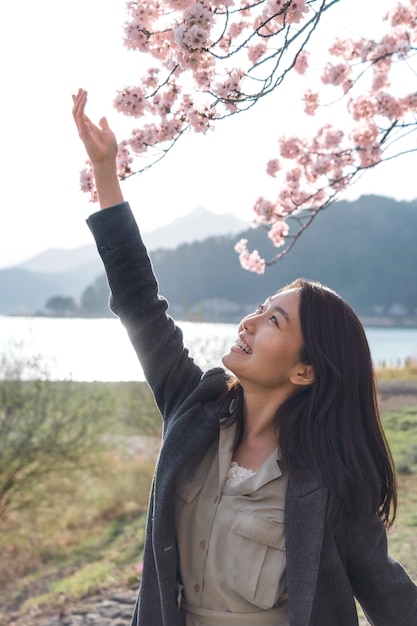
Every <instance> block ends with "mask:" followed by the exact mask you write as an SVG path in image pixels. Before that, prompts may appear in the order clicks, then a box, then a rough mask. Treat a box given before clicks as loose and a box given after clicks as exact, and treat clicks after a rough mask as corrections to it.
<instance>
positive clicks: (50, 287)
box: [0, 207, 247, 314]
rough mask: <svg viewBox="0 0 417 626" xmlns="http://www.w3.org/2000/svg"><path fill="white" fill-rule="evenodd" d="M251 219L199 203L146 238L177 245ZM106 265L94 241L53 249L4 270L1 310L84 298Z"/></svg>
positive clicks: (152, 244)
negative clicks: (62, 298)
mask: <svg viewBox="0 0 417 626" xmlns="http://www.w3.org/2000/svg"><path fill="white" fill-rule="evenodd" d="M245 228H247V223H246V222H244V221H243V220H240V219H239V218H238V217H236V216H234V215H232V214H230V213H224V214H219V215H217V214H214V213H211V212H210V211H208V210H207V209H204V208H201V207H200V208H197V209H194V210H193V211H191V212H190V213H189V214H188V215H185V216H184V217H180V218H178V219H175V220H173V221H172V222H170V223H168V224H166V225H164V226H161V227H160V228H157V229H155V230H153V231H151V232H148V233H144V234H143V239H144V241H145V244H146V245H147V247H148V249H149V250H157V249H159V248H165V249H174V248H176V247H177V246H178V245H181V244H183V243H185V242H196V241H200V240H202V239H205V238H206V237H210V236H217V235H227V234H232V233H238V232H240V231H242V230H244V229H245ZM102 272H103V265H102V262H101V259H100V258H99V256H98V253H97V250H96V246H95V245H94V244H91V245H85V246H81V247H77V248H74V249H71V250H63V249H58V248H51V249H48V250H45V251H44V252H41V253H39V254H37V255H36V256H34V257H32V258H30V259H28V260H27V261H24V262H23V263H20V264H19V265H16V266H13V267H10V268H6V269H2V270H0V314H10V313H14V314H19V313H22V314H24V313H28V312H34V311H40V310H42V309H43V308H44V306H45V303H46V301H47V300H49V299H50V298H51V297H53V296H55V295H60V296H65V297H71V298H74V299H77V300H78V299H79V298H80V296H81V294H82V292H83V291H84V289H85V288H86V287H87V286H88V285H90V283H91V282H93V281H94V279H95V278H96V277H97V276H99V275H100V274H102Z"/></svg>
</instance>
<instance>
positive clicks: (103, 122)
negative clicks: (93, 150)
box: [99, 117, 110, 130]
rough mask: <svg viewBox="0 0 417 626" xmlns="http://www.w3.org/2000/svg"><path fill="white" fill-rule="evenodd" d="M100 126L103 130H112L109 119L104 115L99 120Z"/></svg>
mask: <svg viewBox="0 0 417 626" xmlns="http://www.w3.org/2000/svg"><path fill="white" fill-rule="evenodd" d="M99 126H100V128H101V130H110V126H109V123H108V121H107V117H102V118H101V120H100V121H99Z"/></svg>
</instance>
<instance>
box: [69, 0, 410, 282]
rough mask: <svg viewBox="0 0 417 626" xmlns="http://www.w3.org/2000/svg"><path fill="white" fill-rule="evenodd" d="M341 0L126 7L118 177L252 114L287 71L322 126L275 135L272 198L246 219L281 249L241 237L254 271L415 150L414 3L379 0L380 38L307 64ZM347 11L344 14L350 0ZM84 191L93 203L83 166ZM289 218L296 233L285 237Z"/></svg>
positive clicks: (224, 0)
mask: <svg viewBox="0 0 417 626" xmlns="http://www.w3.org/2000/svg"><path fill="white" fill-rule="evenodd" d="M339 1H340V0H256V1H255V2H250V1H248V0H215V1H214V2H207V0H162V1H160V2H155V1H154V0H144V1H143V2H141V3H138V2H135V1H131V2H128V3H127V12H128V19H127V23H126V25H125V41H124V43H125V45H126V46H127V48H129V49H131V50H135V51H137V52H140V53H142V54H143V55H144V57H145V58H142V59H141V61H140V63H139V73H138V80H137V84H136V85H134V86H126V87H124V88H123V89H121V90H119V91H118V93H117V96H116V98H115V101H114V106H115V108H116V109H117V110H118V111H120V112H122V113H123V114H125V115H127V116H130V117H131V118H132V119H133V120H135V121H134V126H133V124H132V126H133V128H132V132H131V135H130V136H129V137H128V138H127V139H124V140H122V141H121V143H120V145H119V154H118V170H119V175H120V177H121V178H126V177H127V176H130V175H132V174H133V173H135V172H140V171H144V170H146V169H148V168H149V167H150V166H151V165H153V164H154V163H156V162H158V161H159V160H160V159H161V158H163V156H164V155H165V154H166V153H167V152H168V150H170V149H171V148H172V147H173V145H174V144H175V143H176V142H177V141H178V139H179V138H180V137H181V136H183V135H184V134H185V132H186V131H188V130H192V131H194V132H198V133H206V132H207V131H208V130H209V129H211V128H213V127H215V126H216V125H217V124H218V121H219V120H221V119H224V118H227V117H230V116H232V115H235V114H237V113H241V112H244V111H246V110H248V109H250V108H251V107H252V106H254V105H256V104H257V103H258V102H259V101H261V100H262V99H263V98H264V97H265V96H268V95H269V94H271V93H272V92H274V91H275V90H276V89H277V88H278V87H280V86H281V85H282V84H283V83H284V81H285V78H286V77H287V76H288V74H290V73H291V74H293V73H294V72H295V73H298V74H300V75H302V76H303V80H304V81H306V82H305V91H304V96H303V99H304V104H305V115H306V116H309V118H308V119H310V118H311V117H312V116H316V115H317V114H318V111H320V110H321V111H324V115H325V119H324V123H319V122H317V123H316V124H314V121H311V122H310V123H309V127H310V128H311V129H312V136H311V137H307V138H303V137H298V136H292V137H281V138H280V139H279V145H278V149H277V154H276V155H271V156H272V158H271V159H270V160H269V161H268V163H267V164H266V173H267V174H269V175H270V176H272V177H276V178H277V196H276V197H275V198H272V199H267V198H264V197H260V198H259V199H258V200H257V202H256V204H255V206H254V213H255V218H254V219H255V223H257V224H260V225H263V226H265V228H266V229H267V231H268V236H269V238H270V239H271V240H272V242H273V244H274V245H275V246H277V247H280V248H281V252H280V253H278V254H277V255H276V256H275V257H274V258H273V259H272V260H271V261H269V262H266V261H265V260H264V259H263V258H262V257H261V255H260V254H258V252H257V251H256V250H255V251H253V252H249V250H248V248H247V242H246V240H242V241H240V242H239V244H238V246H237V252H238V253H239V259H240V262H241V264H242V266H243V267H244V268H246V269H249V270H252V271H254V272H257V273H263V272H264V270H265V266H266V265H267V264H270V263H274V262H275V261H277V260H278V259H280V258H281V257H282V256H283V255H284V254H286V253H287V252H288V251H289V250H290V249H291V248H292V246H293V245H294V243H295V241H296V240H297V239H298V238H299V237H300V235H301V234H302V233H303V232H304V231H305V229H306V228H307V227H308V226H309V225H310V224H311V223H312V222H313V220H314V218H315V217H316V215H317V214H318V213H319V212H320V211H321V210H322V209H324V208H326V207H327V206H329V205H330V204H331V203H333V202H334V201H335V200H336V199H337V198H338V197H339V195H340V194H341V193H342V192H343V191H344V190H345V189H346V188H347V187H349V186H350V185H351V184H352V183H353V182H354V181H355V180H356V179H357V178H358V176H359V175H360V174H361V173H362V172H363V171H364V170H367V169H369V168H373V167H375V166H377V165H378V164H379V163H381V162H382V161H386V160H388V159H392V158H395V157H397V156H398V155H400V154H404V153H406V152H412V151H415V150H416V149H417V148H416V145H415V140H414V141H411V140H410V135H411V133H415V131H416V130H417V117H416V112H417V95H416V71H415V63H414V60H415V53H416V49H417V26H416V24H417V0H402V1H401V2H395V3H394V2H393V3H392V8H391V9H390V11H389V13H388V15H387V16H385V17H384V16H383V15H382V14H381V13H379V14H378V7H377V6H376V5H377V3H375V15H374V16H373V19H372V23H373V24H375V23H376V22H379V23H380V24H381V26H382V25H383V24H384V22H385V31H384V32H382V34H380V35H378V38H377V39H374V38H373V37H372V36H369V37H358V38H340V37H339V38H336V39H335V40H334V41H329V42H328V54H327V56H326V59H325V60H324V61H323V60H322V59H317V58H314V42H315V40H316V38H317V37H318V36H319V35H320V23H321V21H322V19H323V17H324V15H325V13H326V12H327V11H328V10H330V9H331V8H332V7H333V6H334V5H336V4H337V3H338V2H339ZM343 6H344V7H346V11H350V10H351V9H350V7H349V1H348V0H343ZM360 18H361V16H360V15H359V16H358V19H359V21H360ZM314 68H318V72H317V70H316V69H314ZM304 76H305V78H304ZM286 97H287V96H286ZM288 107H289V110H291V102H290V101H288ZM324 107H325V108H324ZM335 109H336V111H337V112H338V113H339V112H340V110H341V111H342V114H343V119H344V120H345V122H343V126H342V127H340V128H339V127H336V126H334V125H332V124H331V123H330V120H334V119H335V117H336V116H335ZM282 125H285V120H282ZM231 156H232V155H231ZM81 186H82V189H83V190H84V191H87V192H90V193H91V194H92V197H93V199H94V198H95V195H96V192H95V186H94V180H93V175H92V170H91V167H90V166H87V168H86V169H85V170H84V171H83V172H82V175H81ZM289 220H293V224H295V225H296V228H295V229H294V228H292V230H291V232H290V229H289Z"/></svg>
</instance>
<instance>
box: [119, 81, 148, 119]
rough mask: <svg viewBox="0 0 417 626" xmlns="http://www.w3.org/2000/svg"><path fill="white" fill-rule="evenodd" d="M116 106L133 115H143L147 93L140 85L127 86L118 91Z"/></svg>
mask: <svg viewBox="0 0 417 626" xmlns="http://www.w3.org/2000/svg"><path fill="white" fill-rule="evenodd" d="M117 94H118V95H117V96H116V98H115V100H114V107H115V109H117V111H120V112H121V113H124V114H125V115H130V116H132V117H141V116H142V115H143V112H144V108H145V94H144V92H143V91H142V89H140V87H126V88H125V89H123V90H122V91H118V92H117Z"/></svg>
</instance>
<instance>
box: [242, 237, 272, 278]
mask: <svg viewBox="0 0 417 626" xmlns="http://www.w3.org/2000/svg"><path fill="white" fill-rule="evenodd" d="M246 244H247V239H241V240H240V241H239V242H238V243H237V244H236V246H235V250H236V252H237V253H238V254H239V262H240V264H241V266H242V267H243V269H245V270H249V271H251V272H256V273H257V274H263V273H264V272H265V260H264V259H262V258H261V257H260V256H259V253H258V251H257V250H254V251H253V252H249V250H248V249H247V247H246Z"/></svg>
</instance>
